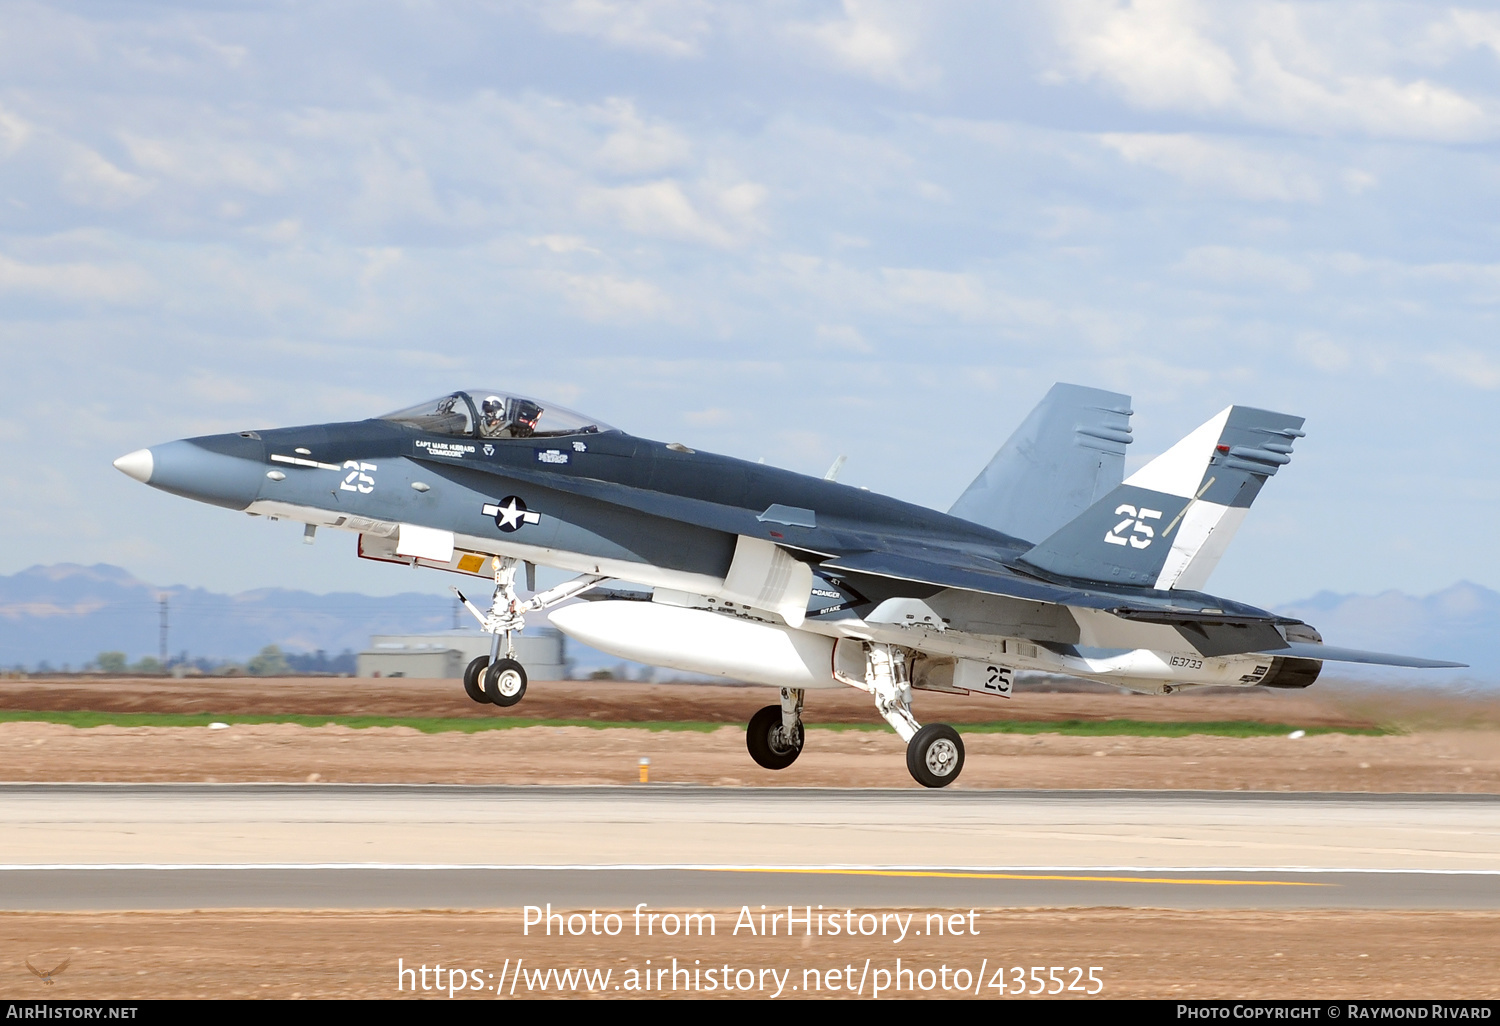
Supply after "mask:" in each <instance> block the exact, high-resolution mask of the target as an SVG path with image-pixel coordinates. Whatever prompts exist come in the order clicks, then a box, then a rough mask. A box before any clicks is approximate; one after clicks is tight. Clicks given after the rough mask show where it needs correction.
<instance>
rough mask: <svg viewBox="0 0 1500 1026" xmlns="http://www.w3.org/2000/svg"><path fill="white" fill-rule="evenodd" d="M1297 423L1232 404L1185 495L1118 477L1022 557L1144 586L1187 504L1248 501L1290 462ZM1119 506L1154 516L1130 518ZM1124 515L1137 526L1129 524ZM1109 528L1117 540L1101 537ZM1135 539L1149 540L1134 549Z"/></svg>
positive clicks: (1063, 572) (1068, 572)
mask: <svg viewBox="0 0 1500 1026" xmlns="http://www.w3.org/2000/svg"><path fill="white" fill-rule="evenodd" d="M1302 423H1303V419H1302V418H1301V417H1292V416H1288V415H1287V414H1284V413H1273V412H1271V411H1269V410H1257V409H1254V408H1252V407H1249V406H1235V407H1233V408H1232V409H1231V410H1230V413H1229V417H1228V419H1227V420H1226V421H1225V423H1224V427H1223V429H1222V430H1221V431H1220V433H1219V438H1218V441H1217V443H1216V445H1215V447H1214V449H1213V452H1212V455H1211V456H1210V457H1209V459H1208V463H1207V466H1206V467H1205V469H1204V471H1203V473H1202V474H1201V475H1200V476H1199V477H1198V479H1197V485H1196V487H1194V488H1193V495H1192V496H1191V497H1184V496H1178V495H1166V494H1164V493H1162V492H1157V491H1151V490H1149V489H1145V488H1141V487H1138V486H1135V485H1131V484H1122V485H1120V486H1119V487H1118V488H1116V489H1115V490H1114V491H1112V492H1110V493H1109V494H1108V495H1107V496H1105V497H1104V498H1103V499H1102V500H1100V501H1099V502H1096V503H1095V504H1094V505H1093V506H1091V507H1090V508H1089V509H1088V510H1087V511H1086V512H1085V513H1084V514H1083V515H1082V516H1079V517H1078V518H1076V519H1075V520H1073V521H1072V522H1070V523H1068V524H1067V525H1065V526H1064V527H1063V528H1062V529H1060V530H1059V531H1057V532H1056V533H1055V534H1053V535H1051V536H1050V537H1048V538H1047V540H1046V541H1044V542H1042V543H1041V544H1040V545H1038V546H1036V548H1034V549H1032V550H1031V551H1030V552H1028V553H1026V554H1025V555H1024V556H1022V557H1021V562H1023V563H1025V564H1027V565H1029V566H1032V567H1035V568H1036V569H1038V570H1042V571H1045V572H1047V573H1049V574H1055V575H1057V576H1059V577H1067V578H1073V579H1080V580H1085V581H1100V582H1105V583H1119V584H1133V585H1138V586H1140V587H1151V586H1152V585H1154V584H1155V583H1156V579H1157V577H1158V576H1159V575H1160V573H1161V569H1162V567H1163V566H1164V565H1165V564H1166V561H1167V556H1168V554H1169V553H1170V552H1171V551H1172V543H1171V538H1170V534H1171V531H1172V530H1173V529H1174V528H1175V527H1176V526H1177V525H1178V524H1179V523H1180V521H1181V518H1182V514H1183V513H1184V512H1185V511H1186V510H1187V508H1188V506H1189V505H1190V504H1192V503H1194V502H1197V501H1200V500H1201V501H1203V502H1213V503H1218V504H1219V505H1222V506H1234V507H1244V508H1248V507H1249V506H1250V504H1251V503H1252V502H1254V501H1255V497H1256V496H1257V495H1259V494H1260V489H1261V486H1262V485H1264V484H1265V482H1266V480H1267V479H1268V478H1269V477H1271V475H1273V474H1275V473H1276V471H1277V470H1278V469H1279V468H1280V467H1282V466H1284V465H1285V464H1287V463H1288V462H1290V461H1291V451H1292V444H1291V443H1292V439H1293V438H1296V437H1300V436H1301V434H1302V431H1301V430H1300V429H1301V427H1302ZM1126 506H1129V507H1130V508H1131V509H1132V510H1139V511H1145V510H1150V511H1152V513H1155V514H1159V515H1157V516H1152V517H1149V518H1147V517H1145V516H1142V517H1141V518H1140V519H1139V520H1137V516H1136V514H1135V513H1128V514H1127V513H1126V512H1125V511H1124V507H1126ZM1131 521H1134V522H1136V524H1137V525H1138V526H1137V527H1136V528H1135V529H1134V530H1132V529H1131V528H1130V527H1129V526H1128V523H1129V522H1131ZM1117 531H1118V532H1119V533H1118V534H1116V532H1117ZM1147 532H1149V533H1147ZM1111 534H1116V537H1117V538H1118V539H1119V540H1120V541H1121V542H1122V543H1123V544H1114V545H1111V544H1108V543H1106V542H1104V539H1105V537H1106V536H1107V535H1111ZM1141 542H1149V544H1146V545H1144V546H1142V547H1140V548H1137V547H1136V546H1137V545H1138V544H1139V543H1141Z"/></svg>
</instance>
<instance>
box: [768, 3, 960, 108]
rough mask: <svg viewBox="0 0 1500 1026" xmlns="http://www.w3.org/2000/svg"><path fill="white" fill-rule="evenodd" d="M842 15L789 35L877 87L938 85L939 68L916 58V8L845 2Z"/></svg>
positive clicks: (802, 25) (797, 27) (809, 24)
mask: <svg viewBox="0 0 1500 1026" xmlns="http://www.w3.org/2000/svg"><path fill="white" fill-rule="evenodd" d="M843 11H844V14H843V17H841V18H831V19H828V20H826V21H821V22H815V23H814V22H800V23H795V24H793V25H791V26H790V27H789V29H788V31H789V32H790V33H791V35H792V36H793V38H797V39H803V40H806V41H808V42H810V43H812V44H813V45H814V46H815V47H816V48H817V49H818V50H819V51H821V52H822V53H824V54H826V55H827V56H828V57H831V58H832V59H833V62H834V63H835V64H836V65H838V66H839V67H841V68H843V69H845V70H846V71H852V72H854V73H855V74H858V75H863V76H866V77H869V78H872V79H875V80H876V81H878V82H887V83H890V84H893V85H898V86H902V87H905V88H913V87H917V86H923V85H928V84H930V83H932V82H934V81H936V80H937V78H938V77H939V75H938V70H937V68H936V67H934V66H932V65H930V64H928V63H926V62H924V61H922V60H920V59H919V58H917V56H916V55H915V50H916V46H915V44H916V42H917V39H918V36H919V31H918V29H919V26H918V22H917V17H918V12H919V11H920V7H919V6H917V5H913V4H898V3H889V2H877V0H843Z"/></svg>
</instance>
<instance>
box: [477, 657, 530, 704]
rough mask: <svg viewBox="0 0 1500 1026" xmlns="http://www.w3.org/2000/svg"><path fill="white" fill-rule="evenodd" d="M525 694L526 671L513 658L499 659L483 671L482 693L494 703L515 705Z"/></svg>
mask: <svg viewBox="0 0 1500 1026" xmlns="http://www.w3.org/2000/svg"><path fill="white" fill-rule="evenodd" d="M525 694H526V671H525V670H524V669H522V668H521V664H520V663H518V662H516V661H515V660H514V659H501V660H499V661H497V662H496V663H495V664H494V665H493V666H491V667H489V668H488V669H487V670H485V671H484V695H485V698H486V699H488V700H489V701H491V702H493V703H494V704H495V705H500V706H507V705H515V704H516V703H517V702H519V701H520V700H521V697H522V696H523V695H525Z"/></svg>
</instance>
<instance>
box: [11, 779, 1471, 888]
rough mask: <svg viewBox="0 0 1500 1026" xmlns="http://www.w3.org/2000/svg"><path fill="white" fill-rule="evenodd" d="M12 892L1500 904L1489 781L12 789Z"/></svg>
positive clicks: (97, 786) (75, 786) (84, 786)
mask: <svg viewBox="0 0 1500 1026" xmlns="http://www.w3.org/2000/svg"><path fill="white" fill-rule="evenodd" d="M0 833H3V837H4V840H3V841H0V864H3V867H4V868H3V870H0V908H3V909H7V910H43V909H98V910H103V909H126V908H140V909H147V908H270V907H278V908H486V907H491V908H492V907H516V906H520V905H525V904H538V905H540V904H545V903H547V902H551V903H552V904H553V905H554V907H559V908H560V907H567V908H590V907H598V908H605V907H609V908H620V907H630V906H633V905H635V904H636V903H638V902H645V903H647V904H648V905H651V906H653V907H658V908H660V907H737V906H740V905H743V904H750V905H753V906H757V905H760V904H766V905H768V906H770V907H773V908H774V907H775V906H778V905H780V906H785V905H787V904H794V905H809V904H810V905H814V906H816V905H818V904H823V905H825V906H832V905H840V906H843V905H848V906H863V907H877V906H885V907H892V906H903V907H916V906H924V907H949V908H954V907H960V906H967V907H1002V906H1004V907H1012V906H1048V907H1068V906H1089V907H1098V906H1123V907H1157V908H1210V907H1211V908H1291V907H1328V908H1429V909H1456V908H1465V909H1491V908H1500V873H1497V870H1500V797H1496V796H1433V795H1421V796H1416V795H1346V794H1339V795H1309V794H1274V793H1227V792H1165V791H1163V792H1138V791H1136V792H1131V791H1120V792H1109V791H1079V792H1048V791H951V792H919V791H912V790H899V791H868V790H859V791H855V790H850V791H841V790H834V789H808V790H787V789H776V790H760V789H748V788H735V789H728V788H717V789H715V788H692V787H662V788H658V787H643V788H592V787H590V788H552V787H460V786H406V785H389V786H387V785H212V784H206V785H136V784H120V785H111V784H63V785H45V784H44V785H5V786H0Z"/></svg>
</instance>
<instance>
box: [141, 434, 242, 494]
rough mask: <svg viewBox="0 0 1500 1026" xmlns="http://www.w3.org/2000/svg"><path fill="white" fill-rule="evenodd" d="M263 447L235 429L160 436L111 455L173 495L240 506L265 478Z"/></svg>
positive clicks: (146, 480) (142, 477)
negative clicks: (148, 444)
mask: <svg viewBox="0 0 1500 1026" xmlns="http://www.w3.org/2000/svg"><path fill="white" fill-rule="evenodd" d="M264 459H265V449H264V446H262V445H261V444H260V443H259V442H258V441H251V440H247V439H245V438H242V437H241V436H239V435H208V436H205V437H203V438H184V439H180V440H179V441H176V442H163V443H162V444H161V445H153V446H152V447H151V448H150V449H137V450H136V451H135V452H132V453H127V454H126V455H124V456H121V457H120V458H119V459H117V460H115V466H117V467H119V468H120V469H121V470H122V471H124V472H125V473H127V474H129V475H130V476H131V477H133V478H135V479H136V480H137V481H141V482H143V483H145V484H148V485H150V486H151V487H152V488H160V489H161V490H162V491H164V492H171V493H172V494H173V495H181V496H183V497H184V498H187V499H197V500H198V501H199V502H207V503H212V504H213V505H215V506H224V507H225V508H227V509H244V508H245V507H247V506H249V505H250V504H251V503H252V502H254V501H255V500H256V499H257V498H258V497H259V495H260V489H261V486H262V485H263V484H265V483H266V465H265V463H264V462H262V461H263V460H264Z"/></svg>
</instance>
